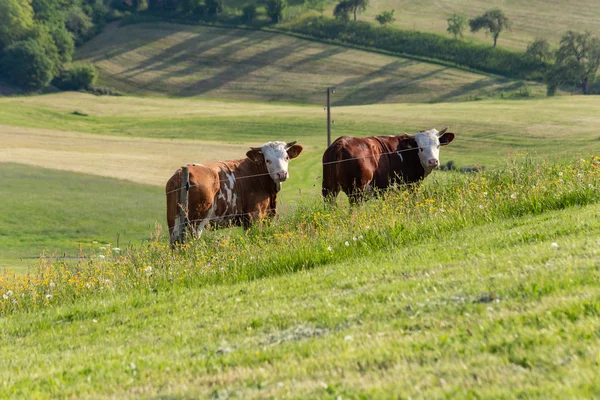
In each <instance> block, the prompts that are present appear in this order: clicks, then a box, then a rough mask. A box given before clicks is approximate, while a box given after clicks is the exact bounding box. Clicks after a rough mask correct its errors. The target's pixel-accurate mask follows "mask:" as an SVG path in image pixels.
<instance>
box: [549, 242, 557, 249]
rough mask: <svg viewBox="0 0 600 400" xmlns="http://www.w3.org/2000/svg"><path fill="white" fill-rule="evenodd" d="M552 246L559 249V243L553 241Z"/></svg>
mask: <svg viewBox="0 0 600 400" xmlns="http://www.w3.org/2000/svg"><path fill="white" fill-rule="evenodd" d="M550 247H552V248H553V249H558V243H556V242H553V243H552V244H551V245H550Z"/></svg>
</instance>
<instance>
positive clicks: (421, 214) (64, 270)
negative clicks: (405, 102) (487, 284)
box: [0, 157, 600, 313]
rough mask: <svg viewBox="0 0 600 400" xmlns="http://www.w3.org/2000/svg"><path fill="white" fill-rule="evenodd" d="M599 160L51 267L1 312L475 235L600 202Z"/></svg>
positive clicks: (521, 164) (244, 276)
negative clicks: (476, 230) (488, 226)
mask: <svg viewBox="0 0 600 400" xmlns="http://www.w3.org/2000/svg"><path fill="white" fill-rule="evenodd" d="M599 160H600V159H598V158H597V157H592V158H588V159H577V160H576V161H574V162H572V163H570V164H567V165H563V164H549V163H541V164H540V163H532V162H531V161H528V160H527V159H525V160H521V161H518V162H513V163H510V164H508V165H507V166H506V167H505V168H500V169H494V170H489V171H484V172H481V173H478V174H469V175H465V174H458V173H450V174H449V175H448V176H446V177H444V179H440V180H438V181H432V182H429V183H428V184H427V185H424V186H421V187H416V188H414V189H412V190H399V191H391V192H388V193H384V194H382V196H381V197H380V198H378V199H374V200H372V201H370V202H367V203H366V204H364V205H363V206H361V207H344V206H340V207H328V206H326V205H325V204H324V203H323V201H322V200H320V199H318V198H313V199H312V200H307V201H303V202H300V203H299V204H298V205H297V206H296V209H295V210H293V211H290V212H288V213H287V214H285V215H283V216H281V217H280V218H279V219H277V220H275V221H273V222H270V223H269V222H268V221H264V222H262V223H258V224H255V225H254V226H253V227H252V228H251V229H250V230H248V231H242V230H240V229H230V230H217V231H209V232H207V233H206V234H205V235H203V237H202V238H201V239H199V240H189V241H188V243H187V244H185V245H184V246H183V247H182V248H180V249H178V250H177V251H175V252H172V251H171V250H170V249H169V248H168V241H167V240H165V239H164V236H162V237H161V235H160V233H157V238H156V240H154V241H151V242H150V243H149V244H148V245H147V246H145V247H144V248H141V249H135V250H131V251H127V252H124V251H122V250H121V249H111V248H105V249H104V250H103V251H102V252H100V253H97V254H95V255H93V256H92V258H91V259H89V260H85V261H82V262H79V263H77V265H76V266H72V265H69V264H67V263H64V262H53V261H51V260H43V259H42V260H40V263H39V266H38V268H37V269H36V270H35V271H34V272H31V273H28V274H25V275H21V276H15V275H10V274H6V273H5V274H4V275H3V276H2V277H1V278H0V279H1V281H0V292H1V293H2V294H3V296H4V300H3V301H0V311H1V312H2V313H12V312H15V311H18V310H30V309H36V308H40V307H46V306H49V305H52V304H63V303H72V302H74V301H77V300H78V299H80V298H82V297H84V298H85V297H89V296H94V295H95V293H101V292H106V291H124V290H125V291H128V290H141V291H147V290H150V291H152V290H156V289H158V288H160V289H161V290H164V289H167V288H169V287H170V286H172V285H184V286H190V285H192V286H197V285H209V284H216V283H232V282H241V281H249V280H255V279H258V278H261V277H266V276H273V275H279V274H285V273H290V272H294V271H298V270H305V269H311V268H315V267H318V266H322V265H327V264H330V263H333V262H339V261H340V260H346V259H352V258H355V257H360V256H365V255H369V254H371V253H373V252H376V251H379V250H382V249H387V248H403V247H406V246H409V245H411V244H413V243H419V242H422V241H426V240H435V239H436V238H439V237H442V236H444V235H447V234H451V233H452V232H455V231H457V230H461V229H465V228H467V227H472V226H477V225H481V224H485V223H490V222H495V221H499V220H504V219H507V218H514V217H519V216H523V215H530V214H540V213H543V212H546V211H551V210H559V209H564V208H568V207H572V206H581V205H586V204H590V203H595V202H597V201H599V200H600V190H599V189H600V161H599ZM432 179H435V178H432ZM265 249H268V251H265ZM9 290H10V291H11V295H10V296H9V295H8V291H9ZM7 296H8V297H7Z"/></svg>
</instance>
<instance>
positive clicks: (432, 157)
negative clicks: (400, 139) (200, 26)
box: [403, 127, 454, 171]
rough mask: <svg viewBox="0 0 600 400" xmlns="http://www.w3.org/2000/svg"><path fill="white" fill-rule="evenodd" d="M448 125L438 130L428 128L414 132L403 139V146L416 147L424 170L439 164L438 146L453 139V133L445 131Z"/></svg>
mask: <svg viewBox="0 0 600 400" xmlns="http://www.w3.org/2000/svg"><path fill="white" fill-rule="evenodd" d="M446 130H448V127H446V128H444V129H442V130H441V131H440V132H438V130H437V129H429V130H426V131H421V132H419V133H416V134H415V135H414V136H413V137H410V138H408V139H405V140H406V141H407V143H405V146H403V147H405V148H415V147H416V148H418V150H417V151H418V152H419V160H420V161H421V165H422V166H423V168H424V169H425V171H431V170H432V169H434V168H436V167H437V166H438V165H440V146H446V145H447V144H449V143H450V142H451V141H452V140H454V133H452V132H446Z"/></svg>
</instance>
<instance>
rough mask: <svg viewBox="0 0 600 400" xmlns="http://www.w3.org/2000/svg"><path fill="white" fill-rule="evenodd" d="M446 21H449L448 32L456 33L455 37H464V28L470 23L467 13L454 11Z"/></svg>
mask: <svg viewBox="0 0 600 400" xmlns="http://www.w3.org/2000/svg"><path fill="white" fill-rule="evenodd" d="M446 21H448V27H447V28H446V32H448V33H449V34H451V35H454V39H458V38H459V37H460V38H462V37H463V32H464V30H465V28H466V27H467V25H468V24H469V19H468V18H467V16H466V15H465V14H460V13H454V14H452V16H451V17H450V18H448V19H447V20H446Z"/></svg>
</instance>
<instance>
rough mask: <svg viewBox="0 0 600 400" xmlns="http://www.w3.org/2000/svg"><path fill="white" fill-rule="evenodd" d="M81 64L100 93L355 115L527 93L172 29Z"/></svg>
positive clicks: (298, 45) (450, 73)
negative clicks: (375, 107) (358, 110)
mask: <svg viewBox="0 0 600 400" xmlns="http://www.w3.org/2000/svg"><path fill="white" fill-rule="evenodd" d="M77 58H78V59H80V60H83V61H90V62H93V63H94V64H95V65H96V67H97V68H98V69H99V71H100V84H103V85H107V86H110V87H114V88H116V89H119V90H122V91H124V92H126V93H135V94H146V95H147V94H161V95H168V96H183V97H189V96H204V97H209V98H223V99H237V100H253V101H269V102H273V101H276V102H293V103H311V104H323V102H324V93H325V89H326V88H327V87H331V86H338V87H340V89H342V90H344V91H345V93H346V94H345V96H344V97H343V99H340V98H337V99H334V104H337V105H350V104H368V103H397V102H432V101H440V99H443V101H452V100H466V99H470V98H474V97H487V96H493V95H496V96H498V95H499V94H500V92H503V91H506V92H515V91H517V90H518V89H519V87H520V85H521V83H519V82H515V81H511V80H507V79H503V78H499V77H495V76H487V75H481V74H477V73H473V72H467V71H462V70H458V69H454V68H451V67H448V66H443V65H436V64H432V63H425V62H419V61H414V60H410V59H405V58H398V57H392V56H387V55H382V54H377V53H371V52H365V51H359V50H353V49H348V48H345V47H341V46H334V45H327V44H321V43H316V42H313V41H309V40H303V39H298V38H295V37H290V36H286V35H282V34H276V33H269V32H261V31H252V30H241V29H224V28H215V27H203V26H186V25H176V24H168V23H146V24H136V25H128V26H122V27H119V26H117V25H111V26H109V27H108V28H107V29H106V30H105V31H104V32H103V33H102V34H100V35H99V36H97V37H95V38H94V39H92V40H91V41H90V42H88V43H86V44H85V45H84V46H83V47H82V48H81V49H79V50H78V53H77ZM529 90H530V91H532V92H535V93H538V94H540V93H543V87H542V86H541V85H537V84H536V85H533V86H531V87H530V88H529Z"/></svg>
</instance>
